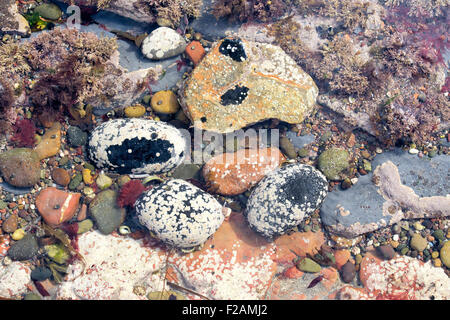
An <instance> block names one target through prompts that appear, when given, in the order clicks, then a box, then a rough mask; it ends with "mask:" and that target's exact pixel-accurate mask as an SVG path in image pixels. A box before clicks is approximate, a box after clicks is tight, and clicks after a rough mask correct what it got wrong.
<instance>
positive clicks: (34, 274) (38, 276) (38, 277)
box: [31, 266, 52, 281]
mask: <svg viewBox="0 0 450 320" xmlns="http://www.w3.org/2000/svg"><path fill="white" fill-rule="evenodd" d="M51 276H52V271H51V270H50V269H49V268H47V267H42V266H41V267H36V268H34V270H33V271H31V279H32V280H34V281H44V280H45V279H49V278H50V277H51Z"/></svg>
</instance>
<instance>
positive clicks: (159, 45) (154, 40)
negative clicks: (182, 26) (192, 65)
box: [141, 27, 187, 60]
mask: <svg viewBox="0 0 450 320" xmlns="http://www.w3.org/2000/svg"><path fill="white" fill-rule="evenodd" d="M186 45H187V43H186V41H185V40H184V38H183V37H182V36H181V35H180V34H179V33H178V32H176V31H175V30H173V29H171V28H167V27H159V28H157V29H155V30H153V31H152V33H150V35H149V36H148V37H147V38H145V39H144V41H143V42H142V47H141V50H142V54H143V55H144V56H146V57H147V58H149V59H152V60H163V59H167V58H171V57H174V56H177V55H179V54H181V53H183V51H184V49H185V48H186Z"/></svg>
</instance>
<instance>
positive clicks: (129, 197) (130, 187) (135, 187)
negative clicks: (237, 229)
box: [117, 180, 145, 208]
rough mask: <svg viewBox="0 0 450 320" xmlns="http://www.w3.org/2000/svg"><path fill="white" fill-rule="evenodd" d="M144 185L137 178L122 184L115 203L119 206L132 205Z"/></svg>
mask: <svg viewBox="0 0 450 320" xmlns="http://www.w3.org/2000/svg"><path fill="white" fill-rule="evenodd" d="M144 190H145V186H144V185H143V184H142V182H140V181H139V180H131V181H128V182H127V183H125V184H124V185H123V186H122V189H120V191H119V196H118V197H117V205H118V206H119V207H121V208H124V207H126V206H130V207H134V203H135V202H136V200H137V198H138V197H139V196H140V195H141V193H142V192H144Z"/></svg>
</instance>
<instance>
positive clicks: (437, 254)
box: [431, 251, 439, 259]
mask: <svg viewBox="0 0 450 320" xmlns="http://www.w3.org/2000/svg"><path fill="white" fill-rule="evenodd" d="M437 257H439V252H437V251H433V252H432V253H431V258H433V259H436V258H437Z"/></svg>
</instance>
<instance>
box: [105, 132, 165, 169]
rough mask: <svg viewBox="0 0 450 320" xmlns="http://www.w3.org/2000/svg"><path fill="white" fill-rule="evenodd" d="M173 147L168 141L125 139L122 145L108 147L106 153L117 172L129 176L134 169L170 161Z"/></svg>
mask: <svg viewBox="0 0 450 320" xmlns="http://www.w3.org/2000/svg"><path fill="white" fill-rule="evenodd" d="M171 147H173V144H172V143H170V142H169V141H167V140H162V139H156V140H147V139H145V138H141V139H138V138H132V139H125V140H124V141H123V142H122V144H121V145H112V146H110V147H108V148H107V149H106V152H107V154H108V161H109V162H110V163H111V164H113V165H115V166H118V168H117V172H118V173H120V174H128V173H131V169H133V168H139V167H141V166H143V165H146V164H154V163H164V162H166V161H168V160H169V159H170V158H171V154H170V152H169V151H168V149H169V148H171ZM129 149H131V150H132V152H131V153H129V152H128V150H129ZM157 153H159V155H157ZM122 164H123V165H124V166H122Z"/></svg>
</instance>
